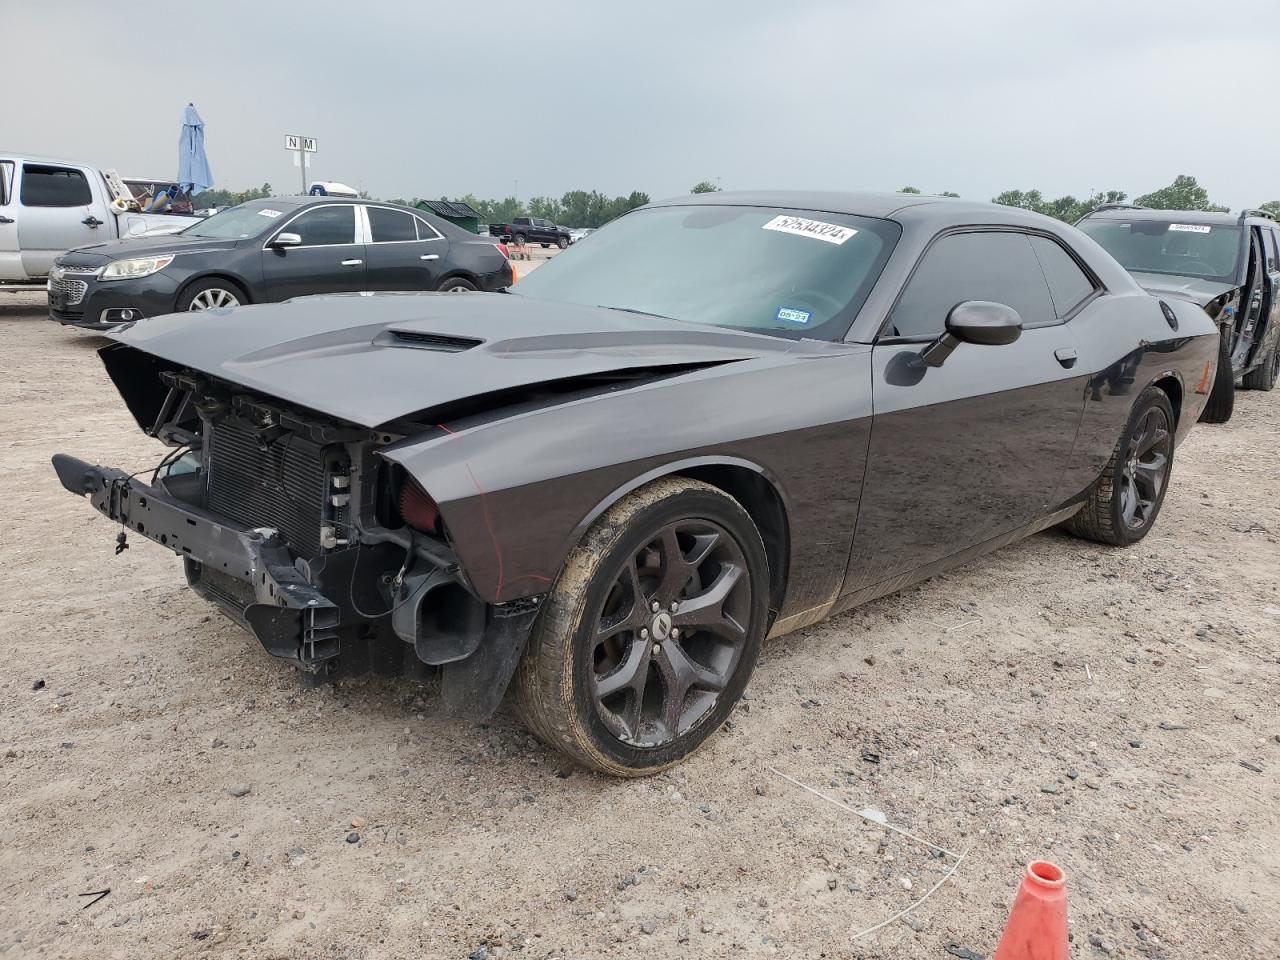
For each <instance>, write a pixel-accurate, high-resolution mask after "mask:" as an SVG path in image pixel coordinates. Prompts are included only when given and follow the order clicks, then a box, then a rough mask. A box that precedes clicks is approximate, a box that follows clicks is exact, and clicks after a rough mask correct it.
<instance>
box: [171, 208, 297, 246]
mask: <svg viewBox="0 0 1280 960" xmlns="http://www.w3.org/2000/svg"><path fill="white" fill-rule="evenodd" d="M285 212H287V211H286V208H285V207H283V206H275V207H273V206H271V204H270V203H242V204H240V206H238V207H232V208H231V209H230V210H223V211H222V212H221V213H215V214H214V215H213V216H212V217H209V218H208V219H207V220H201V221H200V222H199V223H194V224H192V225H191V226H189V227H187V229H185V230H183V231H182V235H183V236H184V237H209V238H211V239H214V240H244V239H245V238H247V237H256V236H257V235H258V234H260V233H265V232H266V231H267V230H269V229H271V227H272V225H273V224H275V222H276V221H277V220H279V219H280V217H281V216H282V215H283V214H284V213H285Z"/></svg>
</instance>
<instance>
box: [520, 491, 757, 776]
mask: <svg viewBox="0 0 1280 960" xmlns="http://www.w3.org/2000/svg"><path fill="white" fill-rule="evenodd" d="M768 585H769V567H768V560H767V558H766V556H765V551H764V545H763V544H762V543H761V540H760V534H759V533H758V532H757V530H756V527H755V525H754V524H753V523H752V522H751V518H750V517H749V516H748V515H747V513H746V511H745V510H743V509H742V507H741V506H740V505H739V504H738V502H737V501H736V500H734V499H733V498H731V497H729V496H728V495H727V494H725V493H723V492H721V491H720V490H718V489H716V488H715V487H712V486H709V485H707V484H705V483H700V482H698V481H695V480H687V479H684V478H679V477H673V478H664V479H661V480H655V481H654V482H653V483H650V484H648V485H647V486H645V487H642V488H641V489H640V490H638V491H636V492H635V493H633V494H631V495H630V496H629V497H627V498H626V499H624V500H622V501H620V502H619V503H618V504H616V505H615V506H614V507H612V508H611V509H610V510H609V511H607V512H606V513H605V514H604V515H603V516H602V517H601V518H600V519H599V520H597V521H596V523H595V525H594V526H592V528H591V529H590V530H589V531H588V533H587V534H586V536H585V537H584V538H583V540H582V542H581V543H580V544H579V545H578V546H577V548H575V549H574V551H573V552H572V553H571V554H570V555H569V558H568V559H567V560H566V561H565V564H564V567H563V569H562V570H561V572H560V576H559V577H558V578H557V580H556V583H555V586H554V587H553V588H552V589H551V592H550V593H549V594H548V595H547V597H546V600H545V601H544V603H543V607H542V612H541V614H540V615H539V617H538V620H537V622H536V624H535V625H534V629H533V634H532V636H531V637H530V639H529V646H528V648H527V649H526V651H525V654H524V657H523V659H522V660H521V663H520V667H519V670H518V672H517V674H516V682H515V689H516V696H517V698H518V702H519V708H520V712H521V714H522V716H523V717H524V719H525V722H526V724H527V725H528V726H529V728H530V729H531V730H532V731H533V732H534V733H535V734H537V736H538V737H539V738H541V739H542V740H543V741H545V742H546V743H547V744H548V745H550V746H552V747H554V748H556V749H558V750H561V751H563V752H564V753H566V754H568V755H569V756H570V757H572V758H573V759H574V760H576V761H577V762H579V763H581V764H583V765H584V766H587V767H590V768H591V769H594V770H598V771H600V772H602V773H608V774H612V775H614V776H620V777H637V776H645V775H648V774H652V773H657V772H658V771H660V770H662V769H664V768H666V767H668V766H670V765H672V764H673V763H677V762H679V761H680V760H682V759H684V758H685V757H687V756H688V755H689V754H691V753H693V752H694V751H695V750H697V749H698V747H700V746H701V745H702V743H703V742H704V741H705V740H706V739H707V738H708V737H710V736H711V735H712V734H713V733H714V732H715V731H716V730H718V729H719V728H720V726H721V725H722V724H723V723H724V721H725V720H726V719H727V718H728V716H729V713H730V711H732V710H733V707H734V705H735V704H736V703H737V702H738V699H739V697H741V695H742V691H743V690H744V689H745V687H746V685H747V681H748V679H749V678H750V676H751V671H752V669H753V668H754V667H755V662H756V657H757V655H758V653H759V651H760V645H761V643H762V642H763V640H764V636H765V632H766V629H767V626H768V623H767V621H768V589H769V586H768Z"/></svg>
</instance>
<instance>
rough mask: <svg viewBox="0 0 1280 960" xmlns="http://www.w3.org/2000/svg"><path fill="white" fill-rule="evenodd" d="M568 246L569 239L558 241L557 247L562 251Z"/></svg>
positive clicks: (562, 238)
mask: <svg viewBox="0 0 1280 960" xmlns="http://www.w3.org/2000/svg"><path fill="white" fill-rule="evenodd" d="M568 245H569V238H568V237H561V238H560V239H559V240H557V241H556V246H557V247H559V248H560V249H561V250H563V249H564V248H565V247H567V246H568Z"/></svg>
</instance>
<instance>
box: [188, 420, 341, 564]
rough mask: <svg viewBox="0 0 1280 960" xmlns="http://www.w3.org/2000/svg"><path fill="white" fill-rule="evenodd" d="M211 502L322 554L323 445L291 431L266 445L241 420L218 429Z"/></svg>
mask: <svg viewBox="0 0 1280 960" xmlns="http://www.w3.org/2000/svg"><path fill="white" fill-rule="evenodd" d="M212 433H213V443H212V447H211V451H210V458H209V495H208V506H209V510H210V511H211V512H213V513H216V514H220V515H222V516H224V517H226V518H227V519H228V520H233V521H235V522H236V523H240V524H243V525H244V526H247V527H274V528H275V529H277V530H279V531H280V533H281V534H283V535H284V537H285V539H286V540H287V541H288V543H289V546H290V547H291V548H292V549H293V551H294V552H295V553H298V554H300V555H301V556H303V557H308V558H311V557H316V556H319V555H320V552H321V544H320V527H321V526H322V524H323V523H324V506H325V494H326V490H325V484H326V468H325V462H324V457H323V455H322V448H321V447H320V446H319V445H318V444H316V443H313V442H312V441H310V440H307V439H304V438H302V437H300V436H298V435H296V434H291V433H286V434H282V435H281V436H279V437H277V438H276V439H275V441H274V442H272V443H270V444H266V445H264V444H263V443H262V442H261V440H260V439H259V433H258V432H257V431H256V430H254V429H253V428H252V427H250V426H249V425H248V424H246V423H243V422H242V421H239V420H235V419H231V418H228V419H224V420H220V421H218V422H217V423H216V424H215V425H214V427H213V430H212Z"/></svg>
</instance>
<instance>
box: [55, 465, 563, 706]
mask: <svg viewBox="0 0 1280 960" xmlns="http://www.w3.org/2000/svg"><path fill="white" fill-rule="evenodd" d="M53 466H54V470H55V471H56V472H57V474H58V479H59V480H60V481H61V482H62V485H63V486H64V487H66V489H67V490H69V491H71V492H72V493H75V494H79V495H81V496H88V498H89V501H90V503H92V504H93V506H94V508H95V509H96V510H97V511H98V512H99V513H101V514H102V515H103V516H105V517H107V518H108V519H109V520H112V521H114V522H116V523H118V524H120V526H121V528H122V533H124V532H125V531H128V532H130V533H134V534H137V535H140V536H143V537H146V538H147V539H149V540H152V541H154V542H156V543H158V544H160V545H161V546H164V547H167V548H168V549H170V550H172V551H173V552H174V553H176V554H177V555H178V556H180V557H182V558H183V562H184V567H185V570H186V576H187V582H188V584H189V585H190V586H191V587H192V589H194V590H195V591H196V592H197V593H198V594H199V595H200V596H202V597H203V598H205V599H206V600H209V601H211V602H213V603H215V604H217V605H218V607H219V608H221V609H222V610H223V611H224V612H225V613H226V614H227V615H228V616H230V617H231V618H232V619H233V620H235V621H236V622H237V623H239V624H240V625H241V626H242V627H244V628H245V629H246V630H248V631H249V632H251V633H252V634H253V635H254V636H255V637H256V638H257V639H258V641H259V643H261V644H262V646H263V648H264V649H265V650H266V651H267V652H268V653H270V654H271V655H273V656H276V657H282V658H285V659H288V660H293V661H295V662H296V663H297V664H298V665H299V666H301V667H302V668H303V669H304V670H306V671H308V672H311V673H321V672H324V673H326V674H327V673H329V672H330V669H331V668H334V667H336V666H337V665H338V659H339V653H340V652H341V653H342V656H341V660H342V671H341V672H342V673H343V674H346V673H348V672H350V673H356V672H363V670H364V669H374V670H376V671H377V672H380V673H383V672H385V673H395V672H400V669H403V668H400V669H397V665H398V664H401V663H402V662H403V660H402V658H401V657H400V656H397V654H403V653H405V652H408V654H409V659H411V660H412V661H413V662H414V663H416V664H417V665H419V666H421V665H427V666H434V667H438V668H439V669H440V671H441V696H442V700H443V703H444V708H445V711H446V712H447V713H449V714H450V715H452V716H458V717H464V718H467V719H471V720H482V719H485V718H487V717H488V716H490V715H492V713H493V712H494V711H495V710H496V709H497V707H498V705H499V703H501V701H502V698H503V695H504V694H505V692H506V689H507V686H508V684H509V683H510V680H511V676H512V674H513V673H514V672H515V668H516V664H517V663H518V662H519V660H520V656H521V655H522V654H523V652H524V648H525V644H526V642H527V640H528V637H529V634H530V631H531V630H532V628H533V624H534V621H535V620H536V618H537V615H538V611H539V608H540V606H541V602H542V597H541V596H536V597H529V598H526V599H523V600H517V601H512V602H509V603H502V604H486V603H484V602H483V601H481V600H479V599H477V598H475V597H474V596H472V595H471V594H469V593H468V592H467V591H465V589H464V588H463V587H462V585H461V581H460V580H459V579H458V578H457V576H456V572H455V570H454V569H453V568H452V567H449V566H447V565H446V566H436V567H434V568H431V567H430V565H429V564H428V567H429V569H428V570H427V571H426V572H423V573H418V574H415V573H412V572H411V573H410V574H409V575H408V576H406V577H405V578H404V583H403V585H402V586H401V588H400V591H401V592H400V594H399V596H398V598H397V599H396V600H395V602H392V603H390V604H386V598H385V597H382V598H380V597H379V596H378V595H377V593H376V591H375V590H374V587H373V586H372V582H373V581H374V580H376V571H374V573H370V572H369V571H364V572H361V571H360V569H359V564H360V562H361V561H360V555H361V553H362V552H363V553H366V554H368V553H371V552H375V551H377V550H378V549H384V550H388V551H394V550H395V549H396V548H394V547H392V546H390V545H387V544H384V545H382V547H381V548H380V547H378V546H376V545H375V546H373V547H367V546H366V547H363V548H359V549H350V550H346V551H344V552H342V553H338V554H329V555H326V556H325V557H322V558H319V559H317V560H312V561H308V560H305V559H300V558H297V557H295V556H294V554H293V552H292V551H291V550H290V549H289V548H288V546H287V545H286V544H285V542H284V540H283V539H282V538H281V536H280V534H279V533H278V532H277V531H275V530H272V529H265V528H258V529H249V528H245V527H240V526H237V525H235V524H233V523H229V522H228V521H226V520H225V519H222V518H220V517H217V516H214V515H212V514H210V513H208V512H207V511H205V510H202V509H201V508H200V507H198V506H196V505H195V504H194V503H192V502H190V500H189V499H186V498H184V497H183V496H179V494H185V495H186V496H187V497H192V498H194V497H193V494H194V488H195V486H196V485H198V484H199V483H200V475H199V474H186V475H182V476H173V477H168V478H165V479H162V480H160V481H159V482H158V483H157V484H155V485H147V484H144V483H142V482H140V481H138V480H137V479H135V478H134V477H132V476H131V475H129V474H126V473H125V472H124V471H123V470H118V469H115V468H112V467H101V466H95V465H92V464H89V463H86V462H85V461H83V460H79V459H77V458H75V457H71V456H67V455H66V454H57V455H56V456H55V457H54V458H53ZM399 563H400V561H399V560H398V559H397V561H396V565H398V564H399ZM393 568H394V567H393ZM387 577H388V579H389V578H390V575H389V574H387ZM326 593H327V595H326ZM357 598H358V599H357ZM379 599H381V600H382V602H383V603H384V604H386V605H385V606H382V607H379V606H378V601H379ZM370 610H372V611H374V612H372V613H370V612H368V611H370ZM348 641H351V642H350V643H349V645H348V649H346V650H340V648H341V645H342V643H344V642H348ZM360 665H362V666H360Z"/></svg>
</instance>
